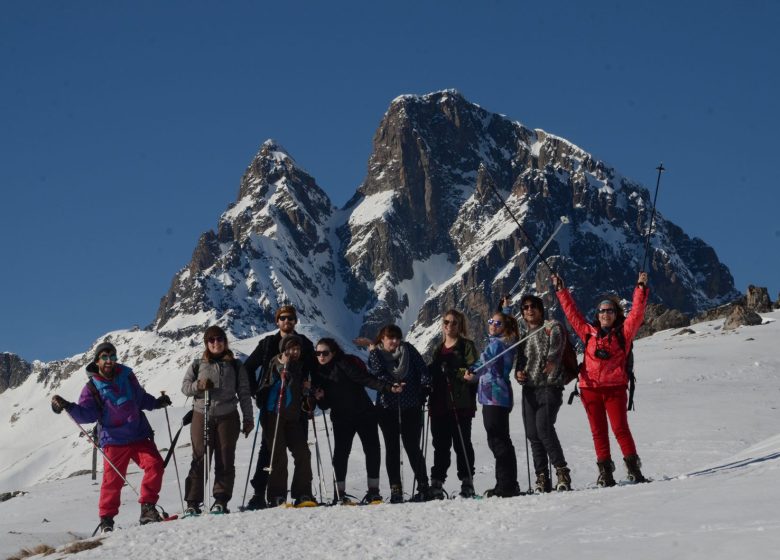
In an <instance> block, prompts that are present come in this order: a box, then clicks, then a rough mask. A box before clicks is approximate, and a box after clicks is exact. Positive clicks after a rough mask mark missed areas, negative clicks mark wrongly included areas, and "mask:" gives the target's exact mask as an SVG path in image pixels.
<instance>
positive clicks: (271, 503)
mask: <svg viewBox="0 0 780 560" xmlns="http://www.w3.org/2000/svg"><path fill="white" fill-rule="evenodd" d="M286 503H287V498H285V497H284V496H271V497H270V498H268V504H267V506H266V507H269V508H274V507H279V506H283V505H284V504H286Z"/></svg>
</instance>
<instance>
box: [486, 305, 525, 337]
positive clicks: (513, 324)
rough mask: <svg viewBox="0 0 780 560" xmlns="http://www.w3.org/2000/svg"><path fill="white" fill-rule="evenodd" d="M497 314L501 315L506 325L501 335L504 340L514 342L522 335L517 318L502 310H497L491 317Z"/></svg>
mask: <svg viewBox="0 0 780 560" xmlns="http://www.w3.org/2000/svg"><path fill="white" fill-rule="evenodd" d="M496 315H499V316H500V317H501V322H502V323H503V325H504V334H503V336H502V337H501V338H503V339H504V342H514V341H515V340H517V339H518V338H519V337H520V328H519V326H518V325H517V319H515V318H514V317H512V316H511V315H507V314H506V313H501V312H500V311H496V312H495V313H493V315H491V317H495V316H496Z"/></svg>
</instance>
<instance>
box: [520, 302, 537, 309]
mask: <svg viewBox="0 0 780 560" xmlns="http://www.w3.org/2000/svg"><path fill="white" fill-rule="evenodd" d="M522 309H523V311H528V310H529V309H536V306H535V305H534V304H533V303H526V304H525V305H524V306H523V308H522Z"/></svg>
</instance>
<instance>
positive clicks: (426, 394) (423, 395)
mask: <svg viewBox="0 0 780 560" xmlns="http://www.w3.org/2000/svg"><path fill="white" fill-rule="evenodd" d="M431 393H433V388H432V387H431V386H430V385H423V386H422V387H420V406H425V403H426V402H428V399H430V397H431Z"/></svg>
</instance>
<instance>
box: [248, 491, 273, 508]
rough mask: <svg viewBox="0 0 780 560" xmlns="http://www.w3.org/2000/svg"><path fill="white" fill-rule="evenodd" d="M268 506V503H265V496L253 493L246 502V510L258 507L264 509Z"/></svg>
mask: <svg viewBox="0 0 780 560" xmlns="http://www.w3.org/2000/svg"><path fill="white" fill-rule="evenodd" d="M267 507H268V504H267V503H265V498H264V497H263V496H261V495H259V494H253V495H252V497H251V498H249V501H248V502H247V504H246V508H244V509H246V510H248V511H255V510H258V509H265V508H267Z"/></svg>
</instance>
